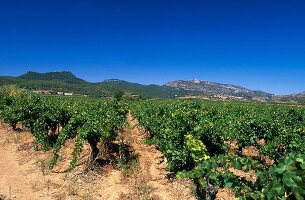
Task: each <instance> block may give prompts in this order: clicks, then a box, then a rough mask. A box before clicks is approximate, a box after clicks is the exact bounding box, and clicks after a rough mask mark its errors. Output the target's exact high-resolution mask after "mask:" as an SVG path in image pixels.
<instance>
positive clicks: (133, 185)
mask: <svg viewBox="0 0 305 200" xmlns="http://www.w3.org/2000/svg"><path fill="white" fill-rule="evenodd" d="M136 125H137V121H136V120H132V117H131V115H128V126H127V127H126V128H125V129H124V131H123V133H121V134H122V136H123V137H124V140H125V142H127V143H128V144H129V146H130V149H131V151H132V152H133V154H135V155H136V156H137V157H138V162H135V163H134V164H133V165H132V166H131V167H130V168H128V169H127V170H122V169H119V168H117V167H115V166H112V165H110V164H107V165H105V166H103V167H101V168H97V169H94V170H90V171H89V172H87V173H82V174H79V172H80V171H81V170H82V169H83V168H82V167H84V166H85V165H81V164H80V166H79V167H78V168H77V169H76V170H74V171H73V172H70V173H58V172H60V171H64V170H65V169H67V168H68V166H69V162H70V160H71V153H72V151H73V147H74V142H75V141H74V140H69V141H67V142H66V143H65V144H64V145H63V148H62V150H61V153H60V155H61V156H60V159H59V162H58V164H57V166H56V167H55V170H53V171H50V170H49V169H48V167H47V165H48V162H49V160H50V158H51V156H52V151H49V152H43V151H34V150H33V141H34V138H33V136H32V135H31V134H30V133H29V132H21V133H16V132H14V131H12V130H10V128H9V126H8V125H7V124H4V123H0V200H2V199H4V198H6V199H16V200H42V199H43V200H49V199H50V200H51V199H52V200H53V199H55V200H62V199H63V200H74V199H75V200H80V199H88V200H91V199H99V200H100V199H102V200H129V199H152V200H160V199H162V200H163V199H164V200H168V199H169V200H178V199H179V200H180V199H185V200H188V199H190V200H192V199H195V198H194V197H193V195H192V191H191V183H190V182H189V181H187V180H173V181H169V180H168V179H167V178H166V174H167V171H166V170H165V169H164V168H165V167H166V163H160V162H161V157H162V154H161V153H160V152H159V151H158V150H156V148H155V147H154V146H148V145H144V144H142V140H143V138H144V135H145V134H144V133H143V130H142V129H141V128H138V127H137V126H136ZM89 147H90V146H89V145H88V144H87V145H85V146H84V148H83V150H82V153H81V157H82V159H81V160H80V163H82V162H83V161H85V160H86V159H88V156H89V155H90V151H89V150H88V148H89ZM54 172H57V173H54Z"/></svg>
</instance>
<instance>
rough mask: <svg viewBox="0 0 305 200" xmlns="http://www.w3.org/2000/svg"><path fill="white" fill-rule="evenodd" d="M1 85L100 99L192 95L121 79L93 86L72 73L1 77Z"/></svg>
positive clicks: (93, 84)
mask: <svg viewBox="0 0 305 200" xmlns="http://www.w3.org/2000/svg"><path fill="white" fill-rule="evenodd" d="M0 85H17V86H19V87H22V88H26V89H30V90H51V91H53V92H58V91H61V92H73V93H76V94H83V95H91V96H96V97H102V96H113V95H115V94H116V93H118V92H121V91H122V92H124V93H127V94H129V95H136V96H143V97H149V98H151V97H154V98H174V97H175V96H185V95H189V93H188V92H186V91H184V90H179V91H177V90H176V89H173V88H170V87H164V86H159V85H142V84H138V83H130V82H127V81H123V80H118V79H109V80H105V81H103V82H99V83H90V82H87V81H85V80H82V79H80V78H78V77H76V76H75V75H74V74H72V73H71V72H68V71H63V72H48V73H37V72H27V73H26V74H24V75H21V76H19V77H10V76H2V77H0Z"/></svg>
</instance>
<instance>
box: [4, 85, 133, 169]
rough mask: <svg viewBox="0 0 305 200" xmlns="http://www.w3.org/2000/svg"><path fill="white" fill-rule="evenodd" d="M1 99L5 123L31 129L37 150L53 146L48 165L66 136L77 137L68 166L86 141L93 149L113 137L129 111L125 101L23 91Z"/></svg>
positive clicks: (54, 163)
mask: <svg viewBox="0 0 305 200" xmlns="http://www.w3.org/2000/svg"><path fill="white" fill-rule="evenodd" d="M10 94H12V95H10ZM0 99H2V100H1V101H0V102H1V103H2V104H1V112H0V114H1V117H3V119H4V120H5V121H6V122H8V123H9V124H11V126H12V127H13V128H14V129H16V125H17V123H21V124H23V125H24V126H27V127H28V128H30V130H31V132H32V134H33V135H34V136H35V138H36V146H35V148H36V149H43V150H49V149H51V148H53V158H52V160H51V162H50V168H53V167H54V166H55V165H56V162H57V160H58V158H59V151H60V149H61V146H62V145H63V144H64V142H65V141H66V140H67V139H70V138H76V142H75V147H74V151H73V159H72V161H71V168H74V167H75V165H76V162H77V159H78V156H79V154H80V151H81V149H82V147H83V144H84V143H85V141H88V142H89V144H90V145H91V147H92V149H94V150H96V149H97V148H96V144H97V141H99V140H100V139H101V140H104V141H105V142H106V143H107V142H108V143H109V142H111V141H113V140H115V132H116V131H118V130H119V129H122V127H123V126H124V125H125V123H126V114H127V111H128V107H127V106H126V104H124V103H123V102H119V101H117V100H103V101H101V100H89V99H85V100H84V99H81V98H79V99H76V98H75V99H68V98H55V97H43V96H40V95H35V94H31V93H29V92H25V91H21V92H12V91H10V92H7V91H6V92H1V98H0ZM6 99H10V101H5V100H6ZM59 127H62V130H61V131H60V129H59Z"/></svg>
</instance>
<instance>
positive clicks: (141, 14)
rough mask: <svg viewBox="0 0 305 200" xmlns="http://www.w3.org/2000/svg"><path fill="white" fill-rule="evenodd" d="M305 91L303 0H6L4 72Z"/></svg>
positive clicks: (2, 9) (0, 42) (0, 27)
mask: <svg viewBox="0 0 305 200" xmlns="http://www.w3.org/2000/svg"><path fill="white" fill-rule="evenodd" d="M29 70H32V71H39V72H46V71H57V70H70V71H72V72H73V73H74V74H76V75H77V76H79V77H81V78H83V79H86V80H88V81H93V82H97V81H102V80H104V79H107V78H119V79H124V80H128V81H132V82H139V83H144V84H150V83H156V84H163V83H165V82H168V81H171V80H176V79H185V80H188V79H193V78H198V79H205V80H209V81H215V82H221V83H232V84H237V85H241V86H245V87H248V88H250V89H259V90H263V91H267V92H272V93H275V94H289V93H294V92H301V91H304V90H305V1H304V0H289V1H288V0H273V1H271V0H239V1H233V0H232V1H231V0H230V1H229V0H206V1H205V0H184V1H181V0H83V1H80V0H71V1H65V0H58V1H57V0H37V1H34V0H0V75H13V76H16V75H21V74H22V73H25V72H26V71H29Z"/></svg>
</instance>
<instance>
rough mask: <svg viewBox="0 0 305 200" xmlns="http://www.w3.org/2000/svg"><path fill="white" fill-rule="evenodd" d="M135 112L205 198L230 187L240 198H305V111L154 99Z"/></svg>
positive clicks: (173, 166)
mask: <svg viewBox="0 0 305 200" xmlns="http://www.w3.org/2000/svg"><path fill="white" fill-rule="evenodd" d="M132 110H133V115H134V117H136V118H137V119H138V120H139V123H140V124H141V125H142V126H144V127H145V129H146V130H147V131H148V132H149V133H150V138H149V140H148V143H153V144H156V145H157V147H158V149H160V150H161V151H162V152H163V153H164V156H165V157H164V160H165V161H167V162H168V163H169V165H168V170H170V171H172V172H173V173H174V174H175V175H176V176H177V177H181V178H191V179H193V180H194V182H195V183H196V184H197V187H198V188H197V191H198V193H199V195H200V196H201V197H202V198H204V199H213V198H215V195H216V193H217V189H218V188H230V189H231V190H232V191H234V193H235V195H236V196H237V197H239V199H304V197H305V184H304V183H305V172H304V170H305V154H304V152H305V146H304V142H305V109H304V108H297V107H292V106H285V105H264V104H243V103H223V102H208V101H206V102H202V101H156V100H149V101H143V102H140V103H139V102H137V103H134V104H132ZM245 174H248V175H249V174H250V175H251V176H250V177H249V176H248V177H247V176H243V175H245Z"/></svg>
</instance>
